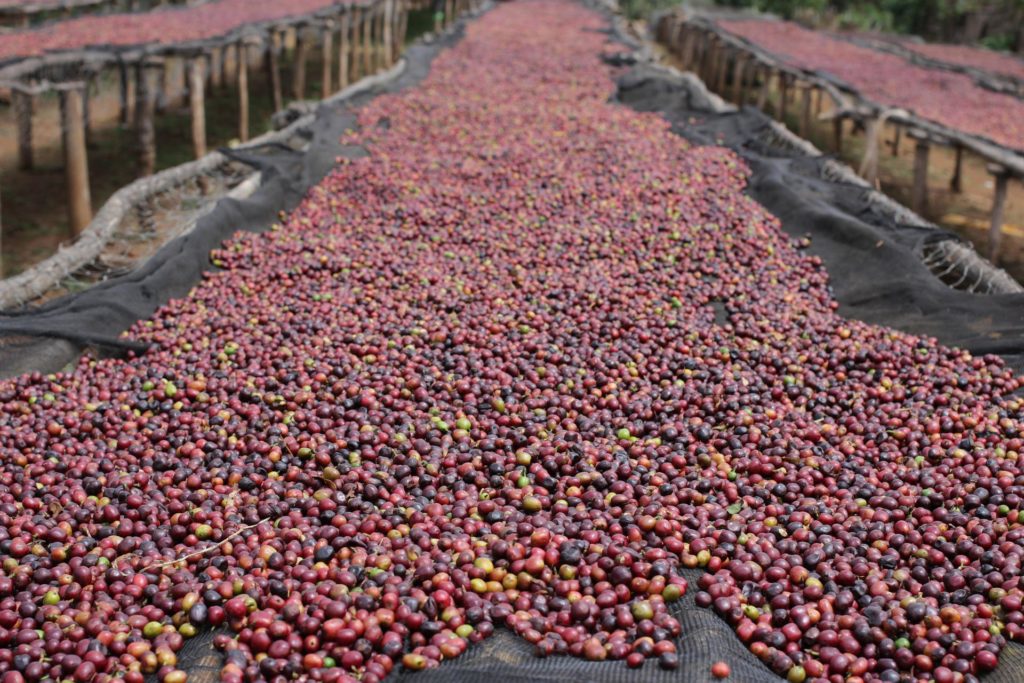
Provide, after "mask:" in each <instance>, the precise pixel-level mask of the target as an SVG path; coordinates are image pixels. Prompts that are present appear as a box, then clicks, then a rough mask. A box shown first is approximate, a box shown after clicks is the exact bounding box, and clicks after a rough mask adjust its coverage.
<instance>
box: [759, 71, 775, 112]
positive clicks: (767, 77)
mask: <svg viewBox="0 0 1024 683" xmlns="http://www.w3.org/2000/svg"><path fill="white" fill-rule="evenodd" d="M758 71H759V72H760V74H761V87H760V88H758V90H757V108H758V109H760V110H761V111H763V112H766V111H767V110H768V92H769V91H770V90H771V87H772V72H771V69H769V68H768V67H766V66H763V67H761V68H760V69H758Z"/></svg>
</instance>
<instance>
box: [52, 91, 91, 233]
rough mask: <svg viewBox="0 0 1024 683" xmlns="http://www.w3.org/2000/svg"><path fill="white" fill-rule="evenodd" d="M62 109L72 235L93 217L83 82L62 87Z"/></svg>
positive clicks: (83, 227)
mask: <svg viewBox="0 0 1024 683" xmlns="http://www.w3.org/2000/svg"><path fill="white" fill-rule="evenodd" d="M60 110H61V128H62V129H63V138H64V173H65V176H66V178H67V191H68V223H69V224H70V226H71V233H72V235H74V236H78V235H79V234H80V233H81V232H82V231H83V230H85V228H86V226H88V225H89V221H91V220H92V198H91V196H90V193H89V156H88V152H87V151H86V148H85V121H84V111H83V109H82V84H81V83H70V84H66V85H65V86H63V87H62V88H61V90H60Z"/></svg>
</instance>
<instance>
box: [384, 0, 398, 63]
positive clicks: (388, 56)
mask: <svg viewBox="0 0 1024 683" xmlns="http://www.w3.org/2000/svg"><path fill="white" fill-rule="evenodd" d="M394 14H395V3H394V2H393V0H384V19H383V21H384V26H383V27H382V29H381V55H382V56H383V63H382V64H381V66H382V67H383V68H385V69H387V68H389V67H390V66H391V61H392V60H393V59H394V56H395V46H394V45H393V44H392V43H393V42H394V31H393V30H392V29H393V23H394Z"/></svg>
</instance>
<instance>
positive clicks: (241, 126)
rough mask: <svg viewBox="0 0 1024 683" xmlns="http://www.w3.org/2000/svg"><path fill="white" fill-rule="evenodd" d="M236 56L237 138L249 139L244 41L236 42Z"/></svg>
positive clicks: (247, 83) (245, 140)
mask: <svg viewBox="0 0 1024 683" xmlns="http://www.w3.org/2000/svg"><path fill="white" fill-rule="evenodd" d="M236 50H237V52H236V54H237V55H238V58H237V59H236V60H235V61H236V62H237V63H236V64H235V69H236V74H235V76H236V79H235V83H236V85H237V87H238V139H239V140H241V141H242V142H248V140H249V46H248V45H247V44H246V43H245V42H244V41H239V42H238V47H237V48H236Z"/></svg>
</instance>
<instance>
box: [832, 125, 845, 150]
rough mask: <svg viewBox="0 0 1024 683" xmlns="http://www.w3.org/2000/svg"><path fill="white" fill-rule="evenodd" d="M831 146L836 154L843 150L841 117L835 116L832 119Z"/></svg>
mask: <svg viewBox="0 0 1024 683" xmlns="http://www.w3.org/2000/svg"><path fill="white" fill-rule="evenodd" d="M832 148H833V150H835V153H836V154H841V153H842V151H843V119H842V117H841V116H837V117H835V118H834V119H832Z"/></svg>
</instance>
